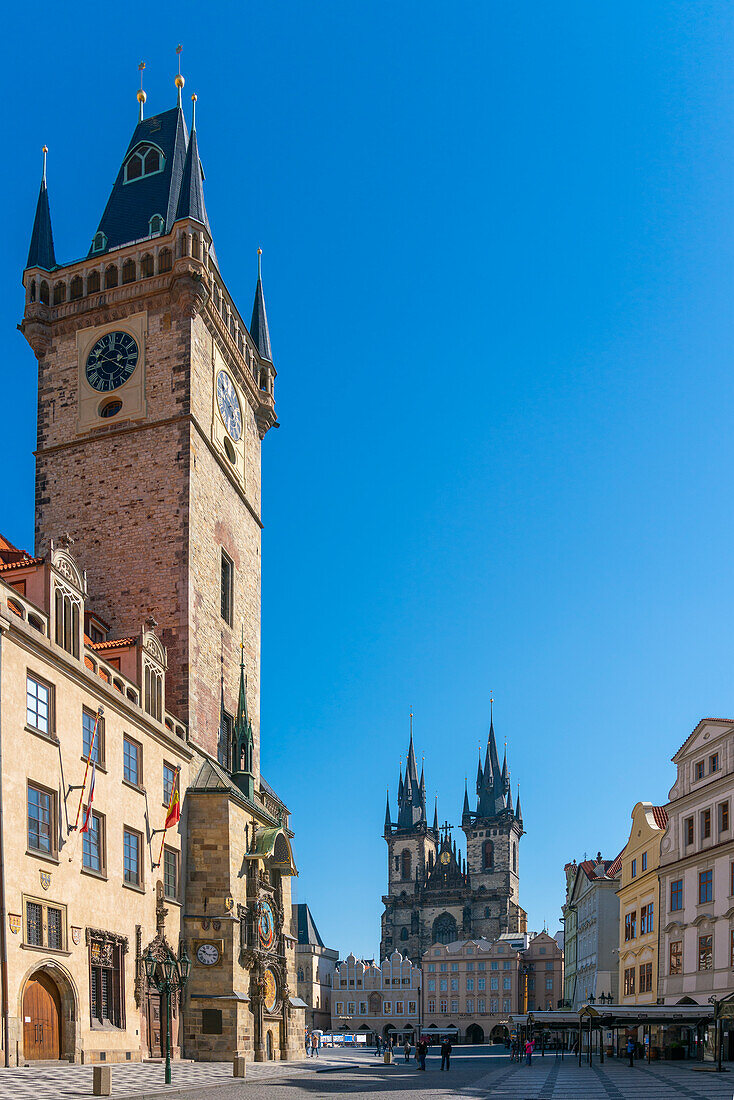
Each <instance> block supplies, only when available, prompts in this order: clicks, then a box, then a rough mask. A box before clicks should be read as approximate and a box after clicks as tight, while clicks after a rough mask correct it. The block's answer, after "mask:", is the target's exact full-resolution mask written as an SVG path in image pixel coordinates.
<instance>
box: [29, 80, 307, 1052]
mask: <svg viewBox="0 0 734 1100" xmlns="http://www.w3.org/2000/svg"><path fill="white" fill-rule="evenodd" d="M176 85H177V87H178V103H177V105H176V106H175V107H173V108H172V109H171V110H167V111H163V112H162V113H161V114H158V115H154V116H153V117H151V118H144V117H143V105H144V103H145V93H144V92H143V91H142V90H141V91H140V92H139V93H138V100H139V103H140V116H139V120H138V123H137V125H136V126H135V128H134V130H133V134H132V137H131V138H130V141H129V143H128V146H127V149H126V151H125V154H124V156H123V158H122V162H121V164H120V167H119V171H118V172H117V176H116V178H115V181H114V183H113V185H112V189H111V192H110V195H109V198H108V200H107V205H106V206H105V209H104V211H103V213H102V216H101V218H100V220H99V222H98V224H97V229H96V231H95V233H94V235H93V237H92V240H91V243H90V244H89V247H88V250H87V251H86V255H85V256H84V257H83V258H82V259H80V260H76V261H74V262H73V263H69V264H62V263H59V262H58V261H57V259H56V254H55V249H54V242H53V235H52V231H51V215H50V209H49V201H48V192H47V187H46V163H45V152H44V169H43V177H42V181H41V188H40V192H39V196H38V203H37V207H36V215H35V221H34V225H33V232H32V236H31V245H30V250H29V255H28V262H27V265H26V268H25V271H24V274H23V284H24V287H25V311H24V316H23V320H22V323H21V325H20V328H21V331H22V332H23V334H24V336H25V337H26V339H27V340H28V343H29V344H30V346H31V348H32V349H33V351H34V353H35V355H36V358H37V360H38V441H37V449H36V551H37V553H38V555H39V556H40V555H44V554H47V553H48V550H49V547H50V545H51V540H52V539H54V538H58V537H60V536H66V535H68V538H69V541H73V544H74V556H75V559H76V560H77V561H78V562H79V563H80V565H81V567H82V568H83V569H84V571H85V588H86V590H87V591H88V593H89V596H90V601H93V606H94V607H95V622H94V624H92V623H91V622H90V623H89V632H90V634H94V637H90V639H89V646H91V647H92V648H94V647H95V646H99V647H100V648H104V653H105V659H106V663H107V664H111V665H112V667H113V668H119V667H120V664H119V661H120V659H121V658H120V657H119V655H116V654H119V653H122V652H123V651H124V650H125V647H126V645H127V641H126V640H129V639H130V638H133V639H135V638H137V637H139V636H140V633H141V624H142V623H143V622H145V623H146V637H148V636H151V637H152V638H153V641H154V642H155V645H156V647H157V649H156V652H158V650H160V654H161V657H160V661H159V663H158V664H157V665H156V666H155V669H153V668H152V667H151V668H150V669H149V667H148V664H147V663H145V662H146V661H147V658H146V657H145V656H144V657H143V661H144V665H143V668H144V673H143V675H142V676H141V680H142V682H141V697H140V699H139V700H138V698H137V697H135V698H134V699H131V705H138V704H139V705H140V707H141V708H142V709H143V710H145V711H147V713H148V716H149V717H150V718H151V719H152V720H153V721H154V723H155V722H156V721H157V722H158V723H160V724H161V728H163V725H164V724H165V726H166V727H168V729H169V730H171V729H173V730H175V733H176V734H177V735H178V736H181V737H182V738H185V739H186V741H187V742H188V744H189V746H190V748H191V749H192V754H191V755H192V757H193V760H192V764H191V768H190V771H189V773H188V774H187V775H185V774H182V776H181V793H182V806H181V819H180V825H179V829H180V832H181V834H182V853H183V856H182V859H183V865H182V868H181V880H182V883H183V884H184V889H183V891H182V893H183V894H184V899H183V900H182V906H181V908H180V909H177V910H176V912H175V914H171V916H170V917H169V919H170V920H171V921H172V922H178V924H179V932H180V942H181V944H183V943H186V944H187V945H188V948H189V954H190V957H191V960H192V967H191V976H190V980H189V983H188V986H187V990H186V998H185V1002H184V1003H183V1004H182V1006H181V1008H182V1024H181V1028H180V1031H179V1034H182V1035H183V1048H184V1050H185V1052H186V1056H187V1057H189V1056H192V1055H193V1056H196V1057H199V1058H203V1059H208V1060H211V1059H227V1060H229V1059H231V1058H232V1057H239V1056H244V1057H254V1058H255V1059H257V1060H265V1059H268V1058H292V1057H296V1056H299V1055H300V1052H301V1036H302V1028H303V1008H304V1007H305V1006H304V1005H303V1004H302V1002H299V1001H298V998H297V997H295V996H294V992H295V987H296V978H295V939H294V937H293V935H292V931H291V887H290V880H291V878H292V877H293V876H294V875H296V874H297V870H296V867H295V864H294V861H293V853H292V849H291V845H290V841H291V838H292V836H293V833H292V832H291V830H290V828H289V824H288V822H289V813H288V809H287V806H286V805H285V803H284V802H283V801H282V800H281V799H280V798H279V797H278V795H277V794H276V793H275V791H274V790H273V788H272V787H271V786H270V785H269V784H268V783H266V781H265V779H264V778H263V777H262V776H261V774H260V707H259V699H260V576H261V568H260V546H261V539H260V532H261V528H262V519H261V492H260V488H261V483H260V447H261V443H262V440H263V438H264V436H265V435H266V433H267V432H268V430H269V429H270V428H271V427H273V425H274V424H275V423H276V418H275V408H274V397H273V390H274V383H275V374H276V372H275V368H274V365H273V355H272V351H271V345H270V334H269V331H268V321H267V315H266V311H265V298H264V294H263V284H262V276H261V270H260V259H259V257H258V271H257V282H256V287H255V299H254V304H253V308H252V313H251V315H250V321H249V326H248V324H246V323H245V320H244V318H243V315H242V314H241V313H240V311H239V309H238V306H237V304H236V301H235V293H234V286H235V285H237V284H238V283H239V281H240V280H241V278H242V270H241V269H237V270H236V271H235V284H234V285H231V286H230V285H228V284H227V283H226V282H225V280H224V276H223V274H222V271H221V270H220V266H219V260H218V258H217V254H216V249H215V246H214V239H213V235H212V228H211V225H210V222H209V217H208V214H207V209H206V205H205V202H204V173H203V170H202V166H201V161H200V158H199V146H198V137H197V130H196V117H195V109H196V97H195V96H192V100H193V101H194V102H193V111H192V117H191V130H190V131H189V129H188V127H187V124H186V121H185V118H184V113H183V110H182V104H181V88H182V87H183V77H181V76H180V74H179V76H178V77H177V78H176ZM97 615H98V616H99V618H98V619H97ZM156 627H157V628H158V630H157V633H158V636H159V637H160V639H161V640H162V642H163V643H164V646H158V643H157V639H156V638H155V636H154V634H153V631H154V630H155V628H156ZM116 643H118V647H117V649H116V648H115V644H116ZM151 644H152V643H151ZM164 647H165V648H164ZM115 661H117V662H118V663H117V664H115ZM93 667H94V665H93V662H91V659H90V664H88V665H87V669H89V668H93ZM115 686H116V685H115ZM128 698H130V697H129V696H128ZM174 715H175V720H174V719H173V716H174ZM184 725H186V726H187V727H188V728H187V729H186V730H185V729H184ZM146 784H149V786H148V790H149V791H150V792H153V791H154V790H156V789H157V779H156V777H155V776H153V775H150V776H149V778H146ZM149 797H150V808H151V827H152V825H153V824H155V823H156V818H155V809H156V808H157V807H156V806H155V801H156V800H155V798H154V797H152V795H149ZM146 805H147V803H146ZM160 813H161V811H160V810H158V814H159V815H160ZM146 815H147V811H146ZM146 820H147V816H146ZM160 850H161V852H162V851H163V847H162V845H161V849H160ZM160 858H161V857H159V863H158V864H153V865H152V867H151V875H150V878H151V879H152V880H155V879H156V878H158V882H157V883H156V890H158V889H159V888H160V892H161V894H160V897H161V898H163V887H164V884H163V882H162V881H161V880H160V878H159V876H161V875H162V871H160V870H159V867H160ZM159 909H160V912H159ZM166 912H167V910H166V909H165V907H164V906H163V904H162V901H161V905H160V906H159V907H157V908H156V920H157V921H158V920H159V918H160V922H161V928H162V927H163V925H164V921H165V913H166ZM161 936H163V932H162V931H161V932H160V935H159V936H158V937H157V938H156V941H154V942H153V945H152V946H151V951H152V950H153V946H154V945H155V944H156V943H157V944H158V946H161V944H162V943H163V940H162V939H161ZM141 950H142V944H140V945H136V957H135V959H134V960H131V966H134V968H135V969H134V976H135V982H136V990H138V991H140V990H141V989H142V986H140V985H139V983H140V980H141V969H140V968H141V966H142V955H141ZM156 957H157V956H156ZM129 980H131V981H132V980H133V975H132V973H131V974H130V976H129Z"/></svg>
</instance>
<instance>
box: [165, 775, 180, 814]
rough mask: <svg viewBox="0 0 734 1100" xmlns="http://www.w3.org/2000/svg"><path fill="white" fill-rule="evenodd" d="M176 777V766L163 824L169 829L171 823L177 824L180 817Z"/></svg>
mask: <svg viewBox="0 0 734 1100" xmlns="http://www.w3.org/2000/svg"><path fill="white" fill-rule="evenodd" d="M178 777H179V769H178V768H176V775H175V777H174V780H173V786H172V787H171V797H170V800H169V802H168V813H167V814H166V823H165V825H164V826H163V828H164V829H170V828H171V826H172V825H177V824H178V822H179V820H180V818H181V798H180V795H179V790H178Z"/></svg>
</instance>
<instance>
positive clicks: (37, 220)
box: [26, 145, 56, 271]
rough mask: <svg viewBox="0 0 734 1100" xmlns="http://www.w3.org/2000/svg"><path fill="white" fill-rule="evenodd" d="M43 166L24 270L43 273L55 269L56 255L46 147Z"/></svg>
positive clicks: (45, 148)
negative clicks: (47, 183)
mask: <svg viewBox="0 0 734 1100" xmlns="http://www.w3.org/2000/svg"><path fill="white" fill-rule="evenodd" d="M42 152H43V166H42V170H41V186H40V188H39V191H38V200H37V201H36V214H35V217H34V219H33V229H32V231H31V243H30V246H29V248H28V261H27V263H26V268H29V267H42V268H43V269H44V270H45V271H51V269H52V268H54V267H56V253H55V252H54V237H53V232H52V230H51V209H50V207H49V204H48V188H47V187H46V154H47V153H48V146H47V145H44V146H43V150H42Z"/></svg>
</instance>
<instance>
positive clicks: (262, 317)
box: [250, 248, 273, 363]
mask: <svg viewBox="0 0 734 1100" xmlns="http://www.w3.org/2000/svg"><path fill="white" fill-rule="evenodd" d="M250 336H251V337H252V339H253V340H254V342H255V347H256V348H257V350H258V353H259V355H260V358H261V359H263V360H265V362H266V363H272V362H273V351H272V348H271V346H270V330H269V329H268V315H267V313H266V312H265V294H264V293H263V280H262V249H261V248H258V250H257V285H256V287H255V301H254V303H253V306H252V320H251V321H250Z"/></svg>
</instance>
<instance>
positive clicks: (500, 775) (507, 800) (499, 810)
mask: <svg viewBox="0 0 734 1100" xmlns="http://www.w3.org/2000/svg"><path fill="white" fill-rule="evenodd" d="M490 708H491V709H490V720H489V736H488V738H487V750H486V753H485V759H484V766H482V759H481V755H480V757H479V763H478V765H477V781H476V793H477V807H476V810H472V809H471V806H470V802H469V789H468V783H465V785H464V804H463V807H462V812H461V822H462V825H464V826H466V825H471V824H472V823H473V822H475V821H478V820H483V819H487V818H495V817H499V816H500V815H505V814H508V815H509V816H510V817H511V818H513V817H514V818H515V819H516V820H517V821H518V822H519V824H520V825H522V810H521V809H520V791H519V789H518V793H517V805H516V807H515V808H514V809H513V805H512V792H511V787H510V769H509V766H508V763H507V746H505V753H504V758H503V761H502V767H501V768H500V763H499V755H498V752H497V739H496V737H495V732H494V713H493V709H494V708H493V704H490ZM427 824H428V822H427V818H426V785H425V778H424V770H423V768H422V767H421V775H420V779H418V769H417V765H416V759H415V748H414V745H413V715H412V713H411V715H410V740H409V743H408V756H407V761H406V765H405V775H403V767H402V763H401V765H400V772H399V778H398V818H397V822H395V823H393V822H392V818H391V814H390V794H389V791H388V795H387V801H386V806H385V836H389V835H390V834H391V833H392V830H393V828H396V829H398V830H399V831H400V830H408V829H413V828H415V827H416V826H425V827H427ZM433 830H434V832H436V834H438V804H436V808H435V810H434V820H433Z"/></svg>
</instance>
